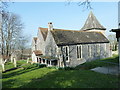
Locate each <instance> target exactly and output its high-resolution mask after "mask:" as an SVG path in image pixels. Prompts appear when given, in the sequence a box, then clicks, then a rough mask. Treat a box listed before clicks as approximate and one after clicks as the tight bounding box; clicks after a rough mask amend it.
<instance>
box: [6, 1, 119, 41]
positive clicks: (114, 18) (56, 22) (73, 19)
mask: <svg viewBox="0 0 120 90" xmlns="http://www.w3.org/2000/svg"><path fill="white" fill-rule="evenodd" d="M8 5H9V7H8V10H9V11H10V12H13V13H15V14H18V15H19V16H20V17H21V20H22V22H23V23H24V26H25V27H24V29H23V33H24V35H26V36H29V37H30V41H31V39H32V37H34V36H37V32H38V27H44V28H47V24H48V22H53V27H54V28H58V29H67V30H80V29H81V28H82V26H83V25H84V23H85V21H86V19H87V17H88V14H89V13H90V11H92V12H93V14H94V15H95V16H96V18H97V19H98V21H99V22H100V23H101V24H102V25H103V26H104V27H105V28H107V30H106V35H109V34H113V33H110V32H109V31H110V30H111V29H114V28H118V2H91V6H92V8H93V9H91V10H84V9H83V6H78V5H77V2H73V3H71V4H70V5H68V2H14V3H9V4H8Z"/></svg>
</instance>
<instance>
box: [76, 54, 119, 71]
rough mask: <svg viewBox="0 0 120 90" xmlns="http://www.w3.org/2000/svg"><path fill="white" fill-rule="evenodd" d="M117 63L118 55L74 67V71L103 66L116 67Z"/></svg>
mask: <svg viewBox="0 0 120 90" xmlns="http://www.w3.org/2000/svg"><path fill="white" fill-rule="evenodd" d="M118 63H119V57H118V55H114V56H113V57H109V58H105V59H99V60H94V61H90V62H86V63H83V64H80V65H78V66H76V69H92V68H95V67H103V66H117V65H118Z"/></svg>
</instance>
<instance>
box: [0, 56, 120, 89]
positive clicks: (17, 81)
mask: <svg viewBox="0 0 120 90" xmlns="http://www.w3.org/2000/svg"><path fill="white" fill-rule="evenodd" d="M116 58H117V56H115V57H113V58H107V59H102V60H106V61H107V60H111V62H112V61H113V60H116ZM116 61H117V60H116ZM116 61H113V62H116ZM19 62H20V63H21V65H22V64H24V63H26V62H25V61H19ZM88 63H89V64H90V65H93V66H94V67H95V66H100V65H101V66H104V64H103V62H99V60H96V61H92V62H91V63H90V62H88ZM88 63H85V64H86V65H89V64H88ZM105 65H106V64H105ZM90 67H91V66H90ZM2 75H3V79H2V82H3V83H2V85H3V88H120V87H119V79H120V78H119V77H118V76H115V75H108V74H101V73H97V72H94V71H90V70H86V69H85V70H83V69H78V70H58V69H55V68H47V67H44V68H39V67H36V66H35V67H32V68H28V69H23V68H19V69H16V70H13V71H9V72H6V73H3V74H2Z"/></svg>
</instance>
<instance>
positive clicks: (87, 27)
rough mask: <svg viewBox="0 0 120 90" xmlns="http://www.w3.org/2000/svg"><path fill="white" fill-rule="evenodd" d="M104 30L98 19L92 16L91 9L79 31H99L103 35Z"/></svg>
mask: <svg viewBox="0 0 120 90" xmlns="http://www.w3.org/2000/svg"><path fill="white" fill-rule="evenodd" d="M105 30H106V28H105V27H104V26H102V25H101V24H100V23H99V21H98V20H97V18H96V17H95V16H94V14H93V13H92V11H91V12H90V14H89V16H88V18H87V20H86V22H85V24H84V26H83V27H82V28H81V31H86V32H101V33H102V34H104V35H105Z"/></svg>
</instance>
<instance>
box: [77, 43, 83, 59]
mask: <svg viewBox="0 0 120 90" xmlns="http://www.w3.org/2000/svg"><path fill="white" fill-rule="evenodd" d="M77 58H78V59H79V58H82V46H81V45H80V46H77Z"/></svg>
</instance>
